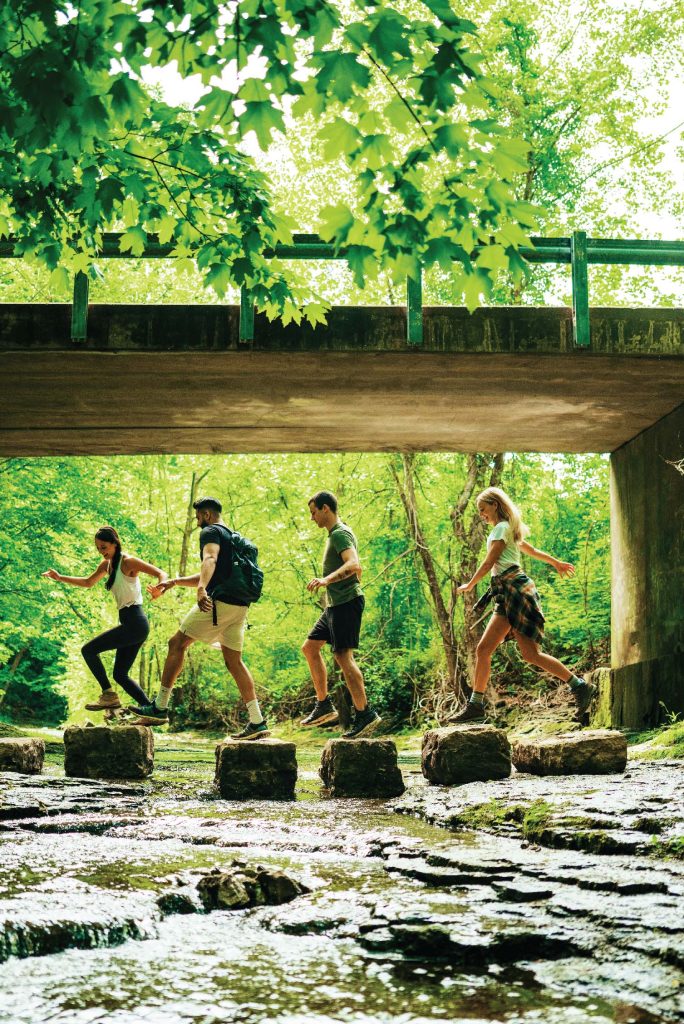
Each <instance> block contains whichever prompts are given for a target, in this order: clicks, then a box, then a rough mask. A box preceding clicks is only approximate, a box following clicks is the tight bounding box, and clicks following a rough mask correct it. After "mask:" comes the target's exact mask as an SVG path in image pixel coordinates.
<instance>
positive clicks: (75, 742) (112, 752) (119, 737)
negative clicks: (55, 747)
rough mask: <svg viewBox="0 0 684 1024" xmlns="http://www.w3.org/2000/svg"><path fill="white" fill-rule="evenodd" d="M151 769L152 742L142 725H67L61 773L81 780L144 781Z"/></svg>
mask: <svg viewBox="0 0 684 1024" xmlns="http://www.w3.org/2000/svg"><path fill="white" fill-rule="evenodd" d="M153 768H154V739H153V738H152V730H151V729H148V728H147V726H145V725H124V726H121V727H118V728H116V729H111V728H109V726H106V725H95V726H86V727H82V726H80V725H70V726H68V727H67V728H66V729H65V731H64V773H65V775H70V776H73V777H76V778H81V779H145V778H147V776H148V775H149V774H150V772H151V771H152V769H153Z"/></svg>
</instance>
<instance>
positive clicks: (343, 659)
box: [334, 649, 368, 711]
mask: <svg viewBox="0 0 684 1024" xmlns="http://www.w3.org/2000/svg"><path fill="white" fill-rule="evenodd" d="M334 658H335V661H336V662H337V664H338V665H339V666H340V668H341V669H342V674H343V675H344V681H345V683H346V684H347V689H348V690H349V692H350V694H351V699H352V700H353V702H354V707H355V708H356V710H357V711H363V710H364V708H365V707H366V705H367V704H368V700H367V698H366V688H365V686H364V685H363V674H362V672H361V669H360V668H359V666H358V665H357V664H356V662H355V661H354V652H353V650H351V649H349V650H346V651H335V654H334Z"/></svg>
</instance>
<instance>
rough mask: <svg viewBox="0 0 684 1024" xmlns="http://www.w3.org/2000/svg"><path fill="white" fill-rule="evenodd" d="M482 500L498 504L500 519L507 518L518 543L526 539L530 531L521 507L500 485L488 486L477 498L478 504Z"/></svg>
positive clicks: (489, 503) (488, 503)
mask: <svg viewBox="0 0 684 1024" xmlns="http://www.w3.org/2000/svg"><path fill="white" fill-rule="evenodd" d="M481 501H483V502H484V503H485V504H486V505H496V511H497V513H498V515H499V519H505V520H506V522H507V523H508V525H509V526H510V528H511V534H512V535H513V540H514V541H515V543H516V544H519V543H520V542H521V541H522V540H524V539H525V537H526V536H527V534H528V533H529V532H530V531H529V527H527V526H525V524H524V523H523V521H522V516H521V515H520V509H519V508H518V506H517V505H516V504H515V502H514V501H511V499H510V498H509V497H508V495H507V494H506V492H505V491H502V490H501V488H500V487H487V488H486V490H484V491H482V493H481V494H478V496H477V498H476V499H475V503H476V504H477V505H479V504H480V502H481Z"/></svg>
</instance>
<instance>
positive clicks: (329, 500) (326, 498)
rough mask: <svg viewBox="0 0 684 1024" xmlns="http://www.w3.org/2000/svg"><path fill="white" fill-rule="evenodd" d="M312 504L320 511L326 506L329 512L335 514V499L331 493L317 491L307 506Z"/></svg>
mask: <svg viewBox="0 0 684 1024" xmlns="http://www.w3.org/2000/svg"><path fill="white" fill-rule="evenodd" d="M311 502H313V503H314V505H315V506H316V508H318V509H321V508H323V506H324V505H327V506H328V508H329V509H330V511H331V512H337V498H336V497H335V495H334V494H333V493H332V491H317V492H316V494H314V496H313V498H309V500H308V502H307V504H309V505H310V504H311Z"/></svg>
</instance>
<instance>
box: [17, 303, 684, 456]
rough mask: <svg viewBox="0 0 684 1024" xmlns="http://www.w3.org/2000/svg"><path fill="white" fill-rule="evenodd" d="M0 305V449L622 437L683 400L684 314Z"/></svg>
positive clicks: (561, 445)
mask: <svg viewBox="0 0 684 1024" xmlns="http://www.w3.org/2000/svg"><path fill="white" fill-rule="evenodd" d="M68 317H69V307H65V306H58V305H49V306H48V305H43V306H38V305H31V306H20V305H16V306H4V307H0V351H3V356H2V360H3V368H4V373H3V378H4V388H3V399H2V419H1V426H0V454H2V455H5V456H10V455H14V456H27V455H70V454H71V455H75V454H79V455H80V454H88V455H109V454H126V453H144V452H167V453H173V452H191V453H192V452H197V453H200V452H276V451H281V452H286V451H305V452H306V451H330V450H346V451H385V450H406V451H408V450H433V451H501V450H508V451H546V452H595V451H614V450H615V449H616V448H618V447H620V446H621V445H623V444H624V443H625V442H627V441H629V440H630V439H631V438H633V437H635V436H636V435H638V434H639V433H641V432H642V431H643V430H646V429H647V428H648V427H650V426H651V425H652V424H654V423H656V422H657V421H658V420H660V419H661V418H662V417H663V416H665V415H667V414H668V413H669V412H671V411H672V410H673V409H674V408H675V407H676V406H677V405H678V404H679V403H680V402H681V400H682V393H683V392H684V387H683V383H684V373H683V368H684V360H682V358H681V357H682V354H684V348H683V342H682V333H683V332H682V326H683V324H684V315H683V314H682V312H680V311H671V310H636V311H635V310H618V309H615V310H594V311H593V314H592V349H591V351H587V350H573V347H572V341H571V336H572V334H571V322H570V311H569V310H566V309H541V310H539V309H525V308H513V309H511V308H508V309H505V308H501V309H498V308H497V309H487V310H479V311H478V312H476V313H475V314H473V315H472V316H470V315H469V314H468V313H467V312H466V311H465V310H461V309H452V308H434V309H426V310H425V313H424V323H425V340H424V344H423V345H422V346H420V347H417V346H410V345H408V344H407V343H406V341H405V321H404V314H403V312H402V310H401V309H398V308H374V307H356V308H336V309H335V310H333V311H332V313H331V314H330V317H329V325H328V327H326V328H320V327H319V328H318V329H317V330H316V331H313V330H312V329H311V328H308V327H304V326H302V327H300V328H297V327H294V326H292V325H291V326H290V327H287V328H283V327H282V326H280V325H279V324H269V323H268V322H267V321H266V320H265V319H262V318H260V317H257V321H256V335H255V340H254V342H253V343H250V344H249V345H241V344H240V342H239V340H238V319H237V317H238V312H237V309H236V308H235V307H221V306H213V307H173V306H160V307H139V306H93V307H91V310H90V314H89V340H88V341H87V342H85V343H83V344H75V343H70V342H69V341H68V335H69V320H68Z"/></svg>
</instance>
